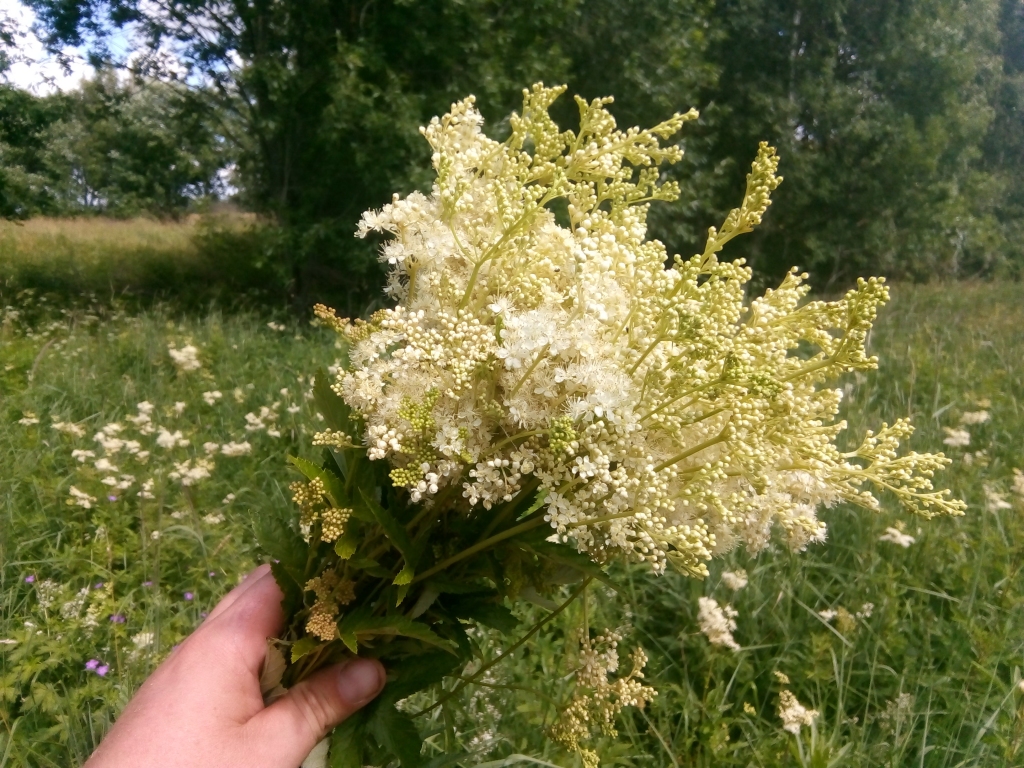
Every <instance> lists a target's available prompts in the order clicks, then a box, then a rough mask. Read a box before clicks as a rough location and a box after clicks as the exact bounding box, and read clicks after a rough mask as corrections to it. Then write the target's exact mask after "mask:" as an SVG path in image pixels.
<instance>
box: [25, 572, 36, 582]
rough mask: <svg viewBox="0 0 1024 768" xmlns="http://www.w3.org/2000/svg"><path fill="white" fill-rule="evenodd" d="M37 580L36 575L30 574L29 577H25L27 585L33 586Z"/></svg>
mask: <svg viewBox="0 0 1024 768" xmlns="http://www.w3.org/2000/svg"><path fill="white" fill-rule="evenodd" d="M35 580H36V575H35V574H34V573H30V574H29V575H28V576H26V577H25V583H26V584H32V583H33V582H34V581H35Z"/></svg>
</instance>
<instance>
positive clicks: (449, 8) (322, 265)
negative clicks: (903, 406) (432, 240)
mask: <svg viewBox="0 0 1024 768" xmlns="http://www.w3.org/2000/svg"><path fill="white" fill-rule="evenodd" d="M29 4H30V5H32V6H33V7H34V8H35V10H36V12H37V14H38V15H39V18H40V20H41V23H42V26H43V28H44V29H45V30H46V32H47V33H48V34H49V43H50V45H51V46H53V47H54V48H55V49H59V48H60V47H61V46H63V45H67V44H76V45H78V44H82V43H83V42H84V41H85V40H86V39H87V38H88V39H94V36H95V34H96V33H97V32H98V31H101V30H103V29H110V28H111V27H116V26H120V25H125V24H132V25H133V26H132V28H133V29H134V30H135V34H136V35H137V36H140V38H139V39H145V40H148V41H150V42H151V45H152V47H151V50H150V51H149V54H148V55H147V54H146V52H145V51H143V52H135V54H134V55H133V57H132V59H131V66H130V67H129V69H131V71H132V72H133V73H134V75H133V77H131V78H129V77H127V76H126V75H124V74H123V73H122V74H121V76H120V77H115V76H114V75H113V73H112V72H106V71H104V72H102V74H101V75H100V76H98V77H97V78H96V80H95V81H94V82H91V83H88V84H86V85H84V86H83V88H82V89H81V90H80V91H78V92H74V93H69V94H63V95H58V96H50V97H45V98H36V97H32V96H30V95H28V94H25V93H20V92H17V91H13V90H10V89H7V90H5V91H3V93H2V95H0V142H2V143H0V155H2V170H0V206H2V212H3V214H4V215H7V216H25V215H31V214H33V213H49V214H61V213H77V212H80V211H83V210H91V211H100V212H104V213H111V214H115V215H118V214H129V213H138V212H140V211H151V212H153V213H156V214H159V215H173V214H175V213H176V212H179V211H182V210H187V209H189V208H190V207H192V206H195V205H196V201H197V200H200V199H204V198H210V197H217V196H223V194H224V193H225V191H226V187H225V186H224V182H223V179H225V173H224V170H225V169H228V168H230V169H231V175H230V178H231V184H232V185H233V191H234V192H236V193H237V194H236V199H237V202H238V203H239V204H241V205H242V206H244V207H245V208H247V209H249V210H253V211H256V212H259V213H263V214H266V215H267V216H266V221H268V222H274V223H273V224H266V225H263V226H265V227H266V232H265V235H266V236H265V238H263V239H262V240H261V242H262V243H263V246H262V247H261V253H260V258H267V253H268V251H270V252H272V253H273V256H272V260H273V261H274V262H275V264H276V265H277V269H278V271H279V275H280V276H281V278H282V279H285V280H287V281H289V282H290V284H291V285H292V288H293V291H294V292H295V295H296V297H297V298H298V299H299V300H300V301H302V302H306V301H308V300H309V299H311V298H312V297H313V296H314V295H316V296H324V295H325V294H328V295H329V294H334V296H333V299H334V300H335V301H336V302H338V303H340V304H342V306H343V308H345V309H346V310H347V311H350V312H352V311H359V310H360V309H361V308H363V307H365V305H366V303H367V302H368V301H370V300H371V297H373V296H374V295H376V291H377V287H378V286H379V284H380V267H379V266H378V265H377V264H376V259H375V254H374V250H375V245H374V244H373V243H365V242H361V241H357V240H355V239H354V238H353V237H352V232H353V228H354V224H355V221H356V220H357V218H358V216H359V214H360V213H361V212H362V211H363V210H364V209H366V208H369V207H373V206H380V205H381V204H383V203H385V202H387V201H388V200H389V199H390V197H391V195H392V193H393V192H396V191H397V192H403V193H404V192H408V191H410V190H412V189H415V188H421V189H422V188H429V184H430V180H431V174H430V171H429V156H428V151H427V147H426V144H425V142H423V140H422V139H421V137H420V136H419V133H418V128H419V126H420V125H422V124H424V123H425V122H426V121H427V120H429V118H430V117H431V116H433V115H436V114H441V113H443V112H444V111H445V110H446V109H447V108H448V106H449V105H450V103H451V102H452V101H453V100H455V99H458V98H461V97H462V96H464V95H466V94H468V93H474V94H476V96H477V97H478V103H479V105H480V107H481V109H482V111H483V112H484V115H485V117H486V118H487V119H488V130H489V131H491V132H492V133H493V134H494V135H496V136H499V137H500V136H501V135H502V132H503V130H506V129H507V121H506V118H507V115H508V114H509V112H510V111H511V110H512V109H515V108H516V107H517V104H518V102H519V99H520V89H521V88H522V87H524V86H526V85H529V84H530V83H532V82H534V81H537V80H544V81H546V82H548V83H556V82H565V83H567V84H568V85H569V88H570V92H571V93H580V94H582V95H583V96H585V97H587V98H593V97H597V96H604V95H609V94H610V95H614V96H615V97H616V102H615V105H614V107H613V111H614V112H615V114H616V115H617V117H618V119H619V122H620V124H623V125H633V124H641V125H650V124H653V123H655V122H657V121H659V120H661V119H664V118H665V117H666V116H668V115H669V114H671V113H672V112H674V111H677V110H685V109H687V108H689V107H691V106H696V107H697V108H698V109H700V110H701V112H702V117H701V120H700V121H699V123H697V124H696V125H695V126H694V125H692V124H691V126H689V127H688V129H687V131H686V134H685V136H684V137H683V140H682V143H683V146H684V148H685V149H686V157H685V159H684V161H683V162H682V163H680V164H679V165H678V166H676V167H674V168H672V169H669V170H667V171H666V173H667V174H668V175H670V176H672V177H674V178H677V179H678V180H679V181H680V184H681V186H682V189H683V196H682V198H681V200H680V201H679V202H678V203H676V204H673V205H661V206H660V207H657V208H656V209H655V210H654V211H653V212H652V230H653V233H654V234H655V235H656V236H658V237H660V238H661V239H663V240H664V241H665V242H666V243H667V245H668V246H669V248H670V250H671V251H673V252H679V253H681V254H683V255H684V256H685V255H687V254H689V253H691V252H693V251H694V250H697V249H699V248H700V247H701V245H702V243H701V239H702V237H703V233H704V232H705V231H706V229H707V227H708V226H710V225H713V224H718V223H719V222H720V220H721V218H722V217H723V215H724V213H725V212H726V211H727V210H728V209H729V208H730V207H731V206H733V205H735V204H736V203H737V202H738V201H739V199H740V197H741V195H742V189H743V177H744V174H745V173H746V170H747V168H748V163H749V161H750V159H751V158H752V157H753V155H754V152H755V150H756V147H757V143H758V141H760V140H767V141H769V142H771V143H772V144H774V145H775V146H777V147H778V149H779V153H780V155H781V156H782V164H781V172H782V173H783V175H784V176H785V178H786V181H785V183H784V184H783V186H782V187H781V188H780V190H779V191H778V193H777V195H776V203H775V205H774V206H773V207H772V209H771V211H770V213H769V215H768V217H767V219H766V222H765V226H764V227H763V228H762V230H760V231H759V233H758V234H757V235H756V236H755V237H754V238H753V239H752V240H751V241H748V242H746V243H744V244H743V245H742V246H739V248H740V249H741V250H737V251H734V252H733V253H732V254H730V255H734V256H739V255H742V256H745V257H746V258H747V259H748V260H749V261H750V262H751V263H752V264H753V266H754V268H755V270H756V271H757V273H758V275H759V279H762V280H764V281H769V280H773V279H775V278H777V277H778V275H779V274H780V273H781V272H782V271H784V270H785V269H787V268H789V267H790V266H791V265H799V266H801V267H802V268H805V269H808V270H809V271H811V272H812V274H813V276H814V279H815V281H816V282H817V284H818V285H820V286H824V287H827V288H831V289H837V288H840V287H843V286H845V285H847V284H849V283H850V282H851V281H852V280H853V279H854V278H855V277H857V276H859V275H865V274H869V273H870V274H877V273H882V274H887V275H890V276H893V277H896V278H903V279H928V278H931V277H961V276H994V275H999V276H1013V275H1018V274H1019V273H1020V272H1021V271H1022V270H1024V0H970V2H966V1H965V0H714V1H712V0H519V1H518V2H507V0H373V1H372V2H366V1H365V0H358V1H356V0H278V1H277V2H274V3H265V2H260V1H258V0H229V1H228V2H224V1H223V0H216V1H215V0H167V2H164V3H160V4H154V3H148V2H145V0H114V1H112V2H108V3H97V2H94V1H93V0H30V2H29ZM168 41H173V44H174V47H175V50H176V52H177V58H176V59H175V60H174V62H173V66H170V67H169V66H167V65H166V64H167V56H166V50H167V47H166V43H167V42H168ZM93 55H94V58H95V60H96V61H98V62H103V61H109V62H110V64H111V65H114V64H117V62H113V61H112V60H111V59H110V57H108V56H106V54H105V52H104V50H102V48H97V49H95V50H94V51H93ZM121 64H124V62H121ZM185 83H188V85H187V86H186V85H185ZM560 110H561V111H560V113H559V118H560V120H561V122H562V124H563V125H564V126H566V127H572V126H573V119H574V117H575V107H574V105H573V104H572V102H571V100H569V99H565V103H564V104H562V105H561V107H560Z"/></svg>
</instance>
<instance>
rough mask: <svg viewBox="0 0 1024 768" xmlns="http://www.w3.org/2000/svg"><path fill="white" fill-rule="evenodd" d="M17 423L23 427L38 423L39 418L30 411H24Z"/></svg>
mask: <svg viewBox="0 0 1024 768" xmlns="http://www.w3.org/2000/svg"><path fill="white" fill-rule="evenodd" d="M18 423H19V424H21V426H23V427H31V426H33V425H35V424H38V423H39V418H38V417H37V416H36V415H35V414H34V413H32V411H25V413H24V414H23V415H22V417H21V418H20V419H18Z"/></svg>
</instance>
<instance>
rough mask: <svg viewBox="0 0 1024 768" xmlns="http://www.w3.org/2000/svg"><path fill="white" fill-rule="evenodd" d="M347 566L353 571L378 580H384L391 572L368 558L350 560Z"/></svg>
mask: <svg viewBox="0 0 1024 768" xmlns="http://www.w3.org/2000/svg"><path fill="white" fill-rule="evenodd" d="M348 564H349V566H350V567H351V568H352V569H353V570H356V571H364V572H366V573H368V574H370V575H371V576H376V577H377V578H378V579H386V578H387V577H388V576H390V575H391V571H389V570H388V569H387V568H385V567H384V566H383V565H381V564H380V563H378V562H377V561H376V560H371V559H370V558H368V557H356V558H352V559H351V560H349V561H348Z"/></svg>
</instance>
